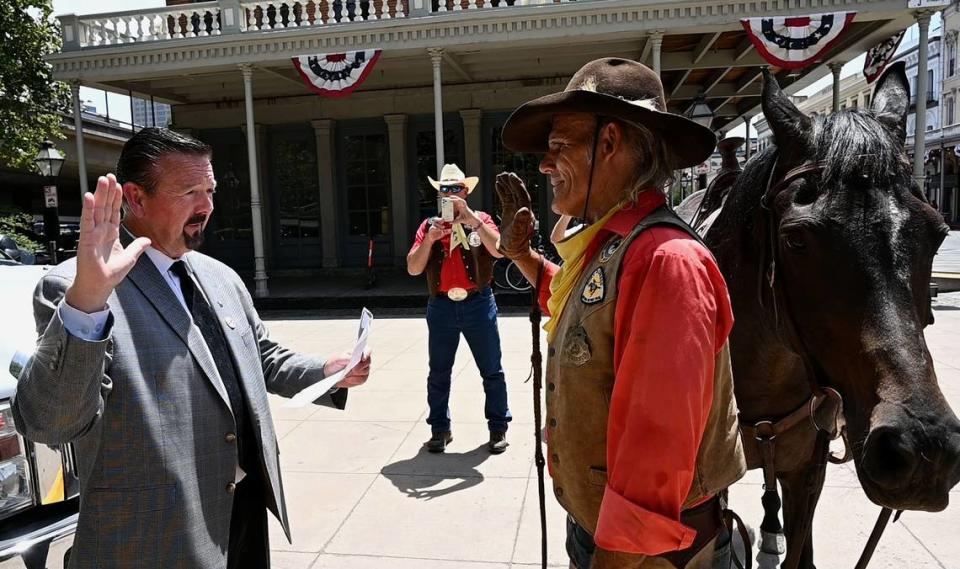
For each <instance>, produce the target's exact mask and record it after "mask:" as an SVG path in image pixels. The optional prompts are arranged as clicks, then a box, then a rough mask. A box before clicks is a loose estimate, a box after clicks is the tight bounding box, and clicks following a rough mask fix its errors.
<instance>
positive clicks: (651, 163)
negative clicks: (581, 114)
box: [600, 117, 674, 202]
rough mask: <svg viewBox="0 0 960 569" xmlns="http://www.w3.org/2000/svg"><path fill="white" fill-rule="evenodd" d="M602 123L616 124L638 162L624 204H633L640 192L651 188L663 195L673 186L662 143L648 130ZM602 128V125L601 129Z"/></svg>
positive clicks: (608, 120)
mask: <svg viewBox="0 0 960 569" xmlns="http://www.w3.org/2000/svg"><path fill="white" fill-rule="evenodd" d="M600 120H601V121H603V123H611V122H615V123H617V124H618V125H620V128H621V130H623V133H624V138H625V140H626V143H627V145H628V146H629V148H630V149H631V150H632V151H633V154H634V157H635V158H636V160H637V168H636V176H637V177H636V180H635V181H634V182H633V184H631V186H630V187H629V188H628V189H627V190H626V192H625V195H624V200H625V201H629V202H634V201H636V200H637V196H639V195H640V192H642V191H644V190H648V189H650V188H656V189H657V191H661V192H662V191H664V188H665V187H667V186H669V185H672V184H673V182H674V176H673V165H672V164H671V161H670V158H669V156H670V153H669V150H668V149H667V145H666V144H665V143H664V142H663V139H662V138H660V137H658V136H657V135H656V134H654V133H653V131H652V130H650V129H649V128H647V127H645V126H643V125H639V124H637V123H634V122H630V121H626V120H623V119H619V118H611V117H601V118H600ZM602 126H603V124H601V127H602Z"/></svg>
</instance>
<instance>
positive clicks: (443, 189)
mask: <svg viewBox="0 0 960 569" xmlns="http://www.w3.org/2000/svg"><path fill="white" fill-rule="evenodd" d="M427 179H428V180H429V181H430V185H432V186H433V187H434V188H436V190H437V192H438V193H439V198H440V199H448V200H450V201H451V202H452V203H453V212H454V219H453V221H452V222H447V223H445V222H444V221H443V220H442V219H439V218H429V219H425V220H424V221H423V223H421V224H420V228H419V229H418V230H417V236H416V238H415V239H414V242H413V247H412V248H411V249H410V253H408V254H407V271H408V272H409V273H410V274H411V275H414V276H416V275H419V274H420V273H422V272H424V270H426V273H427V287H428V289H429V291H430V300H429V301H428V304H427V327H428V328H429V331H430V334H429V353H430V374H429V375H428V376H427V403H428V404H429V406H430V416H429V417H427V423H428V424H429V425H430V428H431V430H432V436H431V438H430V440H429V441H427V443H426V446H427V450H429V451H430V452H443V451H444V450H445V448H446V446H447V444H448V443H450V441H452V440H453V435H452V434H451V431H450V407H449V400H450V374H451V370H452V369H453V361H454V357H455V356H456V354H457V346H458V345H459V344H460V334H463V336H464V338H466V340H467V344H469V345H470V351H472V352H473V359H474V360H475V361H476V362H477V367H478V368H479V370H480V375H481V377H482V378H483V391H484V393H486V400H487V401H486V405H485V407H484V411H485V414H486V418H487V426H488V427H489V429H490V441H489V443H488V447H489V449H490V452H492V453H494V454H500V453H502V452H503V451H505V450H506V449H507V436H506V435H507V423H508V422H510V419H511V418H512V417H511V415H510V409H509V408H508V407H507V384H506V380H505V378H504V374H503V365H502V364H501V361H500V360H501V355H500V332H499V330H498V329H497V302H496V300H494V298H493V291H492V290H491V288H490V281H491V280H492V279H493V259H494V257H500V256H501V255H500V253H499V252H497V240H498V239H499V237H500V233H499V231H498V230H497V225H496V223H494V221H493V219H492V218H491V217H490V216H489V215H488V214H486V213H483V212H481V211H473V210H472V209H470V206H468V205H467V202H466V200H465V198H466V196H468V195H469V194H470V192H472V191H473V189H474V188H475V187H476V186H477V182H478V181H479V179H478V178H476V177H470V178H467V177H465V176H464V174H463V172H462V171H461V170H460V168H458V167H457V166H456V165H454V164H447V165H445V166H444V167H443V169H442V170H441V171H440V181H436V180H434V179H432V178H429V177H428V178H427Z"/></svg>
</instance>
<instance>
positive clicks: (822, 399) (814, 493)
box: [741, 158, 899, 569]
mask: <svg viewBox="0 0 960 569" xmlns="http://www.w3.org/2000/svg"><path fill="white" fill-rule="evenodd" d="M778 162H779V158H777V159H776V160H774V163H773V168H772V169H771V170H770V177H769V178H768V180H767V187H766V190H765V191H764V194H763V197H762V198H761V200H760V207H761V208H762V209H763V210H764V211H765V212H766V213H765V217H766V218H767V219H766V221H767V229H768V233H769V234H768V236H767V240H768V241H769V247H770V249H769V256H770V264H769V268H768V269H767V275H766V276H767V279H766V280H767V285H768V286H769V288H770V296H771V300H772V302H773V311H774V318H775V322H774V324H775V326H776V327H777V328H778V329H779V324H780V314H779V310H778V305H777V296H778V291H777V287H776V273H777V259H778V255H777V252H778V247H777V235H776V228H775V224H774V221H775V220H774V215H773V200H774V199H776V197H777V196H778V195H779V194H780V192H782V191H783V190H785V189H786V188H787V187H788V186H789V185H790V184H791V183H793V182H794V181H795V180H797V179H798V178H802V177H803V176H806V175H808V174H811V173H819V172H822V171H823V170H824V169H825V168H826V164H825V163H823V162H815V161H807V162H804V163H803V164H801V165H799V166H797V167H795V168H792V169H790V170H788V171H787V172H786V174H784V175H783V177H781V178H780V179H779V180H777V182H776V183H774V175H775V174H776V170H777V164H778ZM760 304H761V306H762V305H763V294H762V292H761V294H760ZM784 304H785V306H784V316H785V318H784V327H785V328H786V332H787V335H788V336H790V337H791V339H792V340H793V341H794V342H796V344H797V345H798V346H799V347H800V350H799V352H802V353H800V354H798V355H799V356H800V358H801V360H803V364H804V367H805V368H806V369H807V379H808V381H809V383H810V390H811V396H810V399H809V400H807V402H806V403H804V404H803V405H801V406H800V407H798V408H797V409H795V410H794V411H793V412H791V413H790V414H788V415H787V416H785V417H782V418H781V419H779V420H777V421H772V420H763V421H758V422H756V423H754V424H749V423H743V422H741V429H742V431H743V434H744V436H745V437H752V438H754V439H755V440H756V441H757V445H758V447H759V450H760V457H761V461H762V465H763V474H764V497H763V506H764V520H763V523H762V524H761V530H764V531H766V532H773V533H778V534H779V533H781V532H782V527H781V526H780V521H779V510H780V505H781V504H780V496H779V493H778V492H777V479H776V463H775V454H774V449H775V440H776V438H777V437H778V436H780V435H781V434H783V433H785V432H787V431H789V430H791V429H793V428H794V427H796V426H798V425H800V424H801V423H803V422H804V421H805V420H807V419H809V421H810V424H811V426H812V427H813V429H814V430H815V431H816V433H817V444H816V445H815V449H816V450H815V451H814V456H813V460H814V462H815V464H816V465H817V467H818V469H817V470H818V472H817V475H816V476H817V480H816V481H815V483H812V484H811V485H810V492H809V501H810V502H811V506H810V507H809V508H808V513H807V515H806V516H805V517H804V518H805V519H803V520H801V521H800V524H799V527H800V529H801V531H800V535H801V536H802V538H801V540H800V541H799V542H795V543H794V547H796V549H794V548H790V550H789V551H788V552H787V557H786V559H784V563H783V567H786V568H788V569H794V568H796V567H797V566H798V565H799V563H800V555H801V553H802V548H803V545H804V543H805V541H806V539H807V537H808V535H809V533H810V530H811V527H812V524H813V506H812V504H815V502H816V500H817V499H818V494H819V487H820V486H822V484H823V479H824V478H825V475H826V461H829V462H831V463H834V464H841V463H844V462H847V461H849V460H850V459H851V458H852V453H851V452H850V443H849V440H848V439H847V433H846V425H845V424H844V423H845V421H844V416H843V397H842V396H841V395H840V393H839V392H838V391H836V390H835V389H833V388H830V387H824V386H822V385H820V383H819V382H818V381H817V374H816V368H815V367H814V366H813V363H812V361H811V359H810V356H809V351H808V350H807V348H806V346H805V345H804V342H803V338H802V337H801V336H800V334H799V332H798V331H797V328H796V326H795V324H794V320H793V318H792V314H791V313H790V307H789V304H787V303H784ZM828 402H829V403H831V404H832V406H833V411H834V414H833V417H832V419H833V420H832V421H831V424H828V425H820V424H818V423H817V420H816V413H817V411H818V410H819V409H820V407H822V406H823V404H824V403H828ZM838 437H842V438H843V441H844V446H845V451H846V452H845V454H844V455H843V456H842V457H836V456H833V455H832V454H831V453H830V447H829V443H830V441H831V440H834V439H836V438H838ZM825 459H826V460H825ZM890 514H891V510H890V509H889V508H886V507H885V508H883V509H882V510H881V512H880V517H879V519H878V520H877V523H876V526H875V527H874V530H873V533H872V534H871V536H870V539H869V540H868V542H867V545H866V547H865V548H864V551H863V553H862V554H861V557H860V560H859V562H858V563H857V569H865V568H866V566H867V564H868V563H869V561H870V557H871V556H872V554H873V551H874V550H875V549H876V546H877V543H878V542H879V540H880V535H881V534H882V533H883V528H884V527H885V526H886V524H887V523H888V521H889V519H890ZM898 516H899V514H898Z"/></svg>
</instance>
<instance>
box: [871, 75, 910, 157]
mask: <svg viewBox="0 0 960 569" xmlns="http://www.w3.org/2000/svg"><path fill="white" fill-rule="evenodd" d="M906 69H907V64H906V63H905V62H903V61H898V62H896V63H894V64H893V65H891V66H889V67H887V69H886V71H884V72H883V76H881V77H880V80H879V81H877V87H876V89H874V91H873V111H874V112H875V113H876V114H877V120H879V121H880V122H881V123H883V125H884V126H886V127H887V128H889V129H890V130H891V131H893V133H894V134H895V135H897V137H898V138H899V139H900V142H904V141H905V140H906V139H907V112H909V110H910V83H909V82H908V81H907V73H906Z"/></svg>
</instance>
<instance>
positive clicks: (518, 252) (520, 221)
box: [496, 172, 536, 260]
mask: <svg viewBox="0 0 960 569" xmlns="http://www.w3.org/2000/svg"><path fill="white" fill-rule="evenodd" d="M496 189H497V195H499V196H500V207H501V216H500V217H501V221H500V240H499V241H498V242H497V250H498V251H499V252H500V254H501V255H503V256H504V257H506V258H508V259H511V260H516V259H519V258H522V257H525V256H527V255H529V253H530V237H531V236H532V235H533V231H534V225H535V221H536V220H535V218H534V217H533V212H532V211H531V206H530V193H529V192H527V188H526V186H524V185H523V181H522V180H520V178H519V177H517V175H516V174H514V173H513V172H503V173H501V174H498V175H497V182H496Z"/></svg>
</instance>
